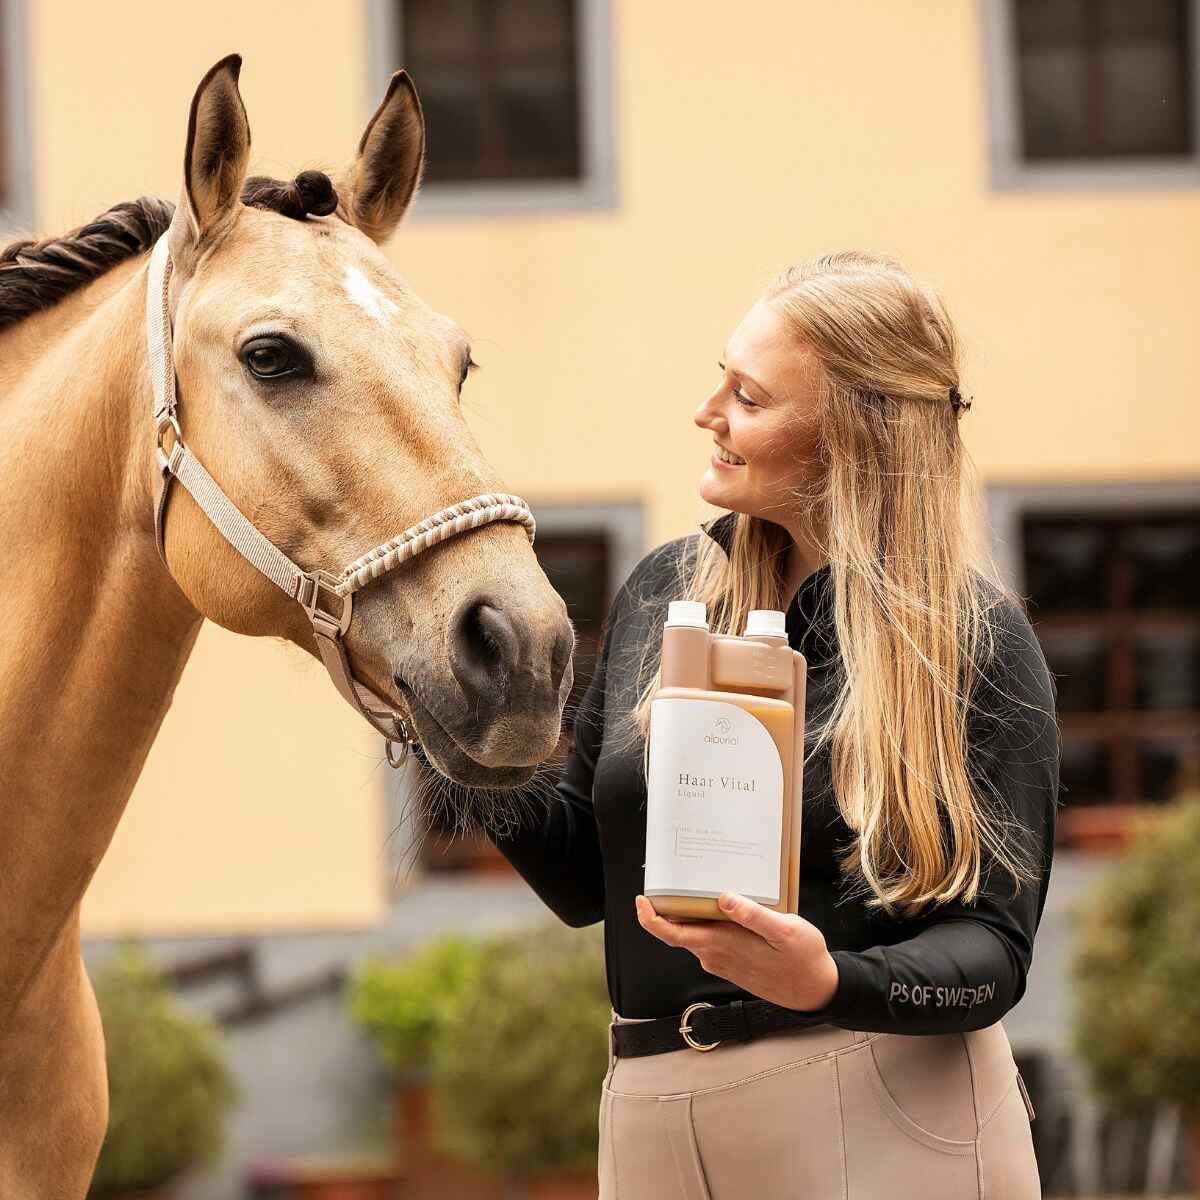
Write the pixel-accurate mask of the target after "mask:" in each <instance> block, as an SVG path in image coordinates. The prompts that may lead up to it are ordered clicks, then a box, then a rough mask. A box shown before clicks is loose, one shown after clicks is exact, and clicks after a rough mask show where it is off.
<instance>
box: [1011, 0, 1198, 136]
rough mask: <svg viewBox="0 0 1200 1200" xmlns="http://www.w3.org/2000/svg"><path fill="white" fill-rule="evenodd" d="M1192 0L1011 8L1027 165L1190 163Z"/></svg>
mask: <svg viewBox="0 0 1200 1200" xmlns="http://www.w3.org/2000/svg"><path fill="white" fill-rule="evenodd" d="M1190 12H1191V0H1136V3H1134V2H1131V0H1015V3H1014V5H1013V17H1014V22H1015V31H1016V39H1015V53H1016V59H1017V91H1018V95H1019V100H1020V109H1021V134H1022V142H1023V147H1024V153H1025V156H1026V158H1029V159H1050V158H1122V157H1129V156H1137V155H1144V156H1150V155H1159V156H1162V155H1166V156H1171V155H1176V156H1179V155H1189V154H1191V153H1193V152H1194V151H1195V138H1196V131H1195V129H1194V128H1193V120H1192V112H1191V87H1192V80H1191V72H1192V69H1193V67H1192V53H1191V31H1190V28H1189V25H1190V21H1189V16H1190Z"/></svg>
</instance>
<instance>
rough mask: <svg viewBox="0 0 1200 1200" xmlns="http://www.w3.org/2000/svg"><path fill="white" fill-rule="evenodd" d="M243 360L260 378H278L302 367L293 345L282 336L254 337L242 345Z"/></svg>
mask: <svg viewBox="0 0 1200 1200" xmlns="http://www.w3.org/2000/svg"><path fill="white" fill-rule="evenodd" d="M242 362H244V363H245V364H246V368H247V370H249V372H250V374H251V375H253V376H255V377H256V378H258V379H278V378H279V377H280V376H281V375H291V374H293V373H294V372H295V371H297V370H298V369H299V368H300V365H301V364H300V363H299V361H298V360H297V357H296V355H295V353H294V352H293V350H292V347H291V346H289V345H288V343H287V342H285V341H284V340H283V339H282V338H276V337H260V338H253V339H252V340H251V341H249V342H247V343H246V344H245V345H244V346H243V347H242Z"/></svg>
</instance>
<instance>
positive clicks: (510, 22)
mask: <svg viewBox="0 0 1200 1200" xmlns="http://www.w3.org/2000/svg"><path fill="white" fill-rule="evenodd" d="M373 12H374V18H373V24H374V30H373V32H374V35H375V36H374V42H375V45H376V51H375V57H376V67H377V69H376V70H375V71H374V72H373V74H374V77H375V78H374V83H375V88H374V93H375V94H374V96H373V101H377V99H378V95H379V94H380V93H381V91H382V87H383V84H384V81H385V80H386V79H387V77H388V76H389V75H390V74H391V73H392V71H394V70H395V69H396V68H397V67H400V66H404V67H406V68H407V69H408V71H409V72H410V74H411V75H412V77H413V79H414V81H415V83H416V85H417V90H418V91H419V92H420V95H421V103H422V106H423V107H424V110H425V125H426V174H425V184H424V187H423V188H422V191H421V194H420V197H419V199H418V202H417V205H416V206H415V207H414V210H413V211H414V215H420V214H421V213H423V212H424V213H437V212H453V213H466V212H496V211H504V210H513V211H528V210H531V209H553V208H578V207H598V206H609V205H611V204H612V199H613V197H612V151H611V141H612V129H611V125H612V118H611V108H612V105H611V99H610V94H609V93H610V87H611V83H610V75H611V71H610V67H609V41H610V31H609V8H608V0H373Z"/></svg>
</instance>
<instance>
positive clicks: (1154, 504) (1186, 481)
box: [985, 477, 1200, 843]
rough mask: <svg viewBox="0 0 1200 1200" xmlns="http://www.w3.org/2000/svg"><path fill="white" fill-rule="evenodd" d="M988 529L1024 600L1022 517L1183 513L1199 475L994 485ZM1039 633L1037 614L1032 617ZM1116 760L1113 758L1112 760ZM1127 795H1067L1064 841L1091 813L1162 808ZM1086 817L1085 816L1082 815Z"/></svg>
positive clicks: (1080, 835) (1077, 732) (989, 491)
mask: <svg viewBox="0 0 1200 1200" xmlns="http://www.w3.org/2000/svg"><path fill="white" fill-rule="evenodd" d="M985 497H986V511H987V521H988V528H989V531H990V536H991V541H992V546H993V552H994V556H995V560H996V565H997V567H998V568H999V571H1000V574H1001V577H1002V579H1003V581H1004V582H1005V583H1006V584H1007V585H1008V586H1009V587H1010V588H1011V589H1012V590H1013V591H1014V592H1016V593H1017V594H1018V595H1019V596H1020V597H1021V599H1022V600H1023V601H1024V600H1025V599H1026V597H1027V595H1028V581H1027V579H1026V578H1025V571H1024V565H1025V562H1026V554H1025V546H1024V544H1023V541H1022V532H1023V517H1024V515H1025V514H1026V512H1028V511H1030V510H1033V511H1035V512H1037V513H1039V514H1053V513H1059V512H1061V513H1064V514H1068V513H1069V514H1071V515H1073V516H1078V515H1086V514H1087V513H1089V512H1093V513H1096V514H1097V515H1112V514H1118V515H1120V516H1121V517H1123V518H1124V517H1128V518H1130V519H1135V520H1136V519H1137V518H1138V517H1139V516H1140V515H1141V514H1144V513H1146V512H1155V513H1164V512H1172V511H1173V510H1178V511H1179V512H1181V513H1183V512H1192V511H1195V510H1197V509H1200V477H1196V478H1181V479H1178V480H1160V481H1145V482H1115V481H1114V482H1096V483H1078V484H1073V483H1029V484H1020V483H1016V484H990V485H988V486H987V487H986V489H985ZM1030 619H1031V621H1032V622H1033V624H1034V626H1035V629H1036V626H1037V624H1038V614H1037V613H1036V612H1035V613H1033V614H1031V618H1030ZM1105 661H1106V670H1107V669H1110V668H1111V659H1110V657H1109V655H1108V653H1107V652H1106V660H1105ZM1059 720H1060V724H1063V725H1064V726H1072V725H1073V720H1072V719H1070V718H1068V717H1067V715H1066V714H1059ZM1064 736H1079V737H1085V736H1092V735H1088V734H1085V733H1084V732H1082V730H1081V729H1080V728H1079V727H1074V728H1064ZM1097 736H1100V740H1101V741H1103V742H1104V743H1105V747H1106V754H1107V753H1111V749H1110V747H1109V743H1110V742H1111V741H1112V740H1113V736H1112V735H1097ZM1110 761H1111V760H1110ZM1122 794H1123V793H1122V791H1121V790H1120V789H1117V791H1116V792H1114V796H1115V797H1118V798H1116V799H1110V800H1108V801H1106V802H1105V803H1103V804H1100V805H1083V806H1081V807H1079V808H1075V809H1072V808H1071V805H1070V797H1069V796H1064V797H1063V799H1064V800H1065V801H1066V808H1065V809H1064V810H1063V812H1062V813H1061V814H1060V817H1059V834H1060V838H1061V840H1062V841H1064V842H1067V843H1073V842H1076V841H1079V840H1081V839H1085V838H1086V827H1087V824H1088V823H1089V820H1090V817H1089V814H1090V813H1099V814H1100V817H1101V819H1102V820H1103V819H1105V814H1106V813H1120V812H1123V811H1126V810H1127V809H1133V810H1136V811H1139V812H1152V811H1154V810H1155V809H1156V808H1157V807H1158V806H1157V805H1156V804H1154V803H1153V802H1151V801H1145V800H1142V801H1141V802H1139V803H1137V804H1135V805H1128V806H1127V805H1125V804H1123V803H1121V801H1120V799H1119V797H1120V796H1121V795H1122ZM1080 814H1082V815H1080Z"/></svg>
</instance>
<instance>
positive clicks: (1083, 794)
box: [1060, 735, 1112, 805]
mask: <svg viewBox="0 0 1200 1200" xmlns="http://www.w3.org/2000/svg"><path fill="white" fill-rule="evenodd" d="M1060 790H1061V791H1062V793H1063V797H1062V798H1063V801H1064V802H1065V803H1066V804H1070V805H1081V804H1104V803H1106V802H1107V801H1108V800H1109V798H1110V792H1111V790H1112V789H1111V784H1110V781H1109V770H1108V747H1107V746H1106V745H1105V744H1104V742H1102V741H1101V740H1100V739H1099V738H1078V737H1067V736H1065V735H1064V737H1063V741H1062V764H1061V773H1060Z"/></svg>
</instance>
